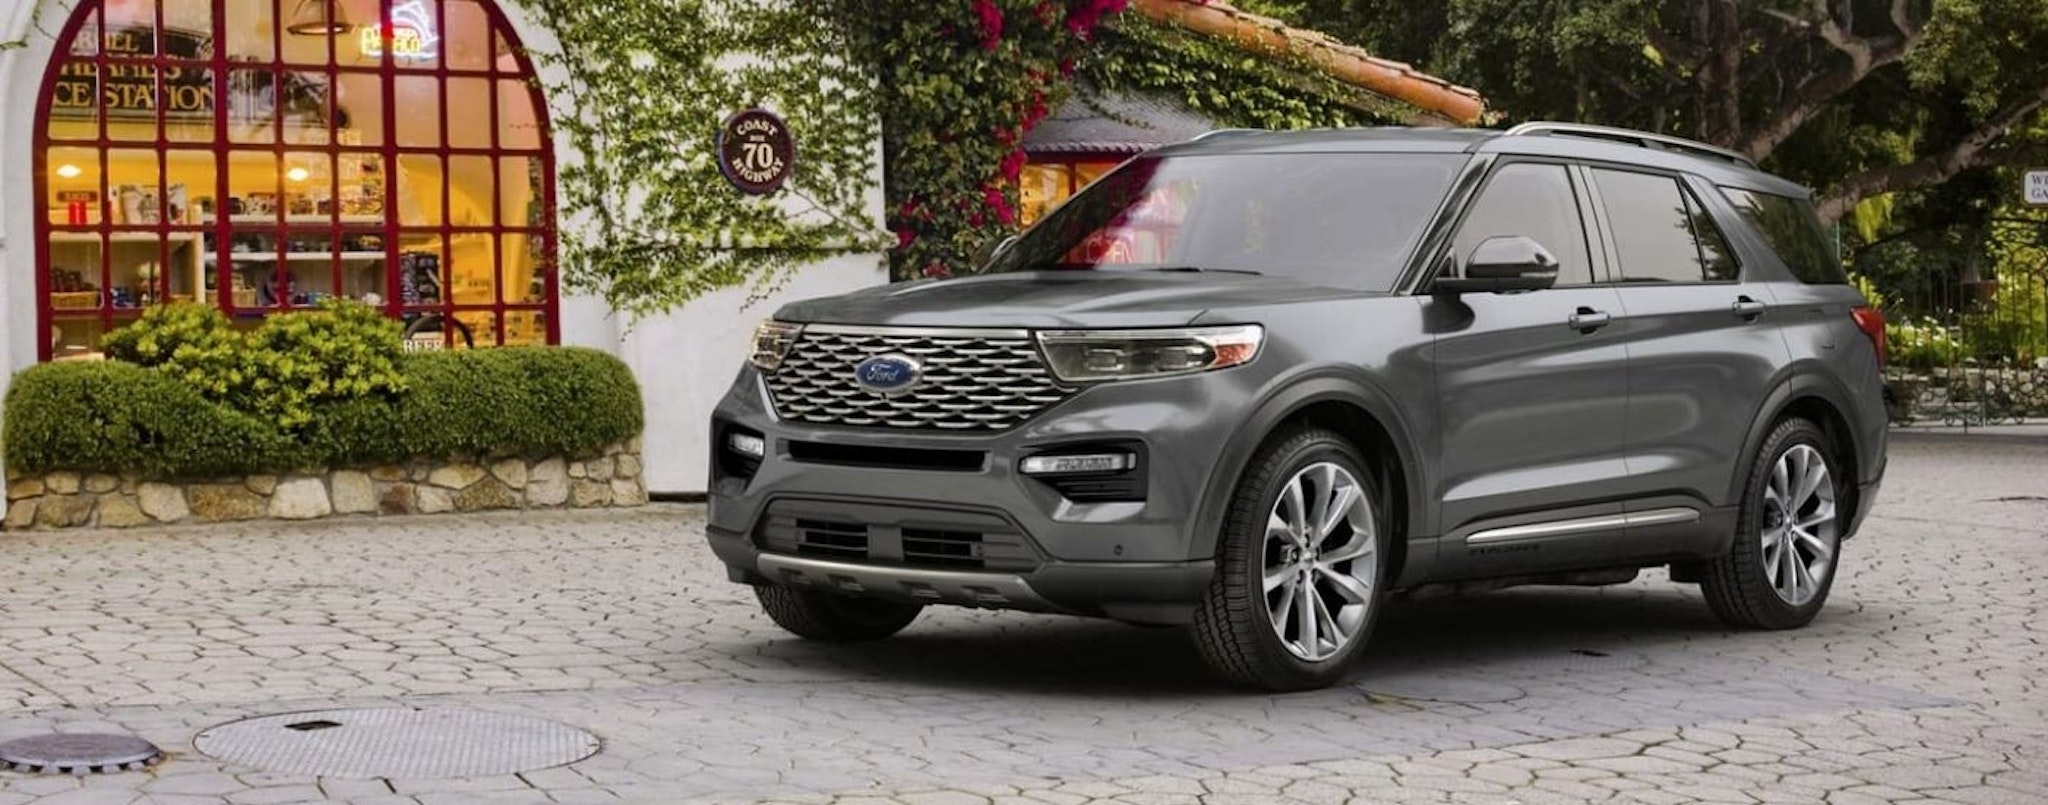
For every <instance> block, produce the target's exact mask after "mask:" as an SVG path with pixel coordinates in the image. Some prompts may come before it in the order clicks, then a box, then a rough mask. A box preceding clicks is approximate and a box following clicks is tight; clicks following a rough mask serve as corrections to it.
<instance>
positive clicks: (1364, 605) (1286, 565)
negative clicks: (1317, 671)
mask: <svg viewBox="0 0 2048 805" xmlns="http://www.w3.org/2000/svg"><path fill="white" fill-rule="evenodd" d="M1373 522H1374V520H1373V510H1372V501H1371V500H1369V499H1368V496H1367V495H1366V493H1365V487H1363V486H1361V485H1360V484H1359V483H1358V479H1356V478H1354V477H1352V475H1351V473H1350V472H1349V471H1347V470H1345V469H1344V468H1343V467H1341V466H1339V465H1337V464H1334V463H1330V462H1327V461H1326V462H1321V463H1317V464H1312V465H1310V466H1308V467H1306V468H1304V469H1302V470H1301V471H1300V472H1297V473H1295V474H1294V477H1293V478H1292V479H1290V480H1289V481H1288V482H1287V485H1286V486H1285V487H1282V489H1281V492H1280V498H1279V499H1278V500H1276V501H1274V503H1273V510H1272V513H1271V515H1270V516H1268V517H1267V519H1266V539H1265V543H1264V546H1263V547H1264V551H1263V553H1264V557H1265V558H1264V562H1263V564H1262V566H1261V569H1262V572H1263V576H1264V590H1265V599H1266V615H1267V620H1268V621H1269V622H1270V623H1271V624H1272V627H1273V633H1274V634H1275V635H1277V636H1279V638H1280V643H1281V644H1282V645H1284V646H1286V647H1287V650H1288V652H1289V653H1292V654H1293V655H1294V656H1296V657H1299V658H1301V659H1304V660H1307V661H1309V662H1318V661H1321V660H1325V659H1328V658H1330V657H1332V656H1336V655H1337V654H1338V653H1340V652H1342V651H1343V650H1344V649H1345V648H1346V647H1348V646H1349V645H1350V644H1351V641H1352V640H1354V639H1356V638H1357V637H1358V635H1359V633H1360V632H1361V631H1362V630H1363V629H1364V628H1365V627H1366V625H1367V624H1368V623H1370V622H1371V619H1370V617H1369V616H1370V615H1371V614H1372V608H1373V606H1375V604H1376V603H1377V596H1376V595H1375V594H1374V593H1375V592H1376V591H1375V590H1374V589H1373V585H1374V584H1376V583H1377V581H1378V572H1379V556H1378V551H1379V545H1378V538H1379V535H1378V534H1376V533H1375V532H1374V525H1373Z"/></svg>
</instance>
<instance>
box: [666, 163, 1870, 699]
mask: <svg viewBox="0 0 2048 805" xmlns="http://www.w3.org/2000/svg"><path fill="white" fill-rule="evenodd" d="M1883 333H1884V328H1883V321H1882V319H1881V318H1880V317H1878V315H1877V314H1876V312H1875V311H1874V310H1872V309H1870V308H1868V307H1867V306H1865V303H1864V301H1863V299H1862V297H1861V296H1860V295H1859V294H1858V293H1857V292H1856V290H1855V289H1854V288H1852V287H1851V286H1849V285H1848V284H1846V282H1845V280H1844V276H1843V273H1842V269H1841V266H1840V262H1839V261H1838V259H1837V258H1836V257H1835V255H1834V253H1833V249H1832V245H1831V243H1830V240H1829V238H1828V237H1826V235H1825V234H1824V233H1823V231H1822V229H1821V228H1820V225H1819V223H1818V222H1817V220H1816V219H1815V216H1814V213H1813V207H1812V205H1811V203H1810V201H1809V195H1808V193H1807V191H1806V190H1804V189H1802V188H1801V187H1799V186H1796V185H1794V184H1791V183H1789V182H1786V181H1784V180H1781V179H1777V178H1774V177H1772V176H1769V175H1767V174H1764V173H1762V172H1760V171H1758V170H1757V169H1756V167H1755V166H1754V165H1752V164H1750V163H1749V162H1748V161H1746V160H1745V159H1744V158H1742V157H1741V156H1739V155H1737V154H1734V153H1732V152H1726V151H1721V150H1718V149H1714V148H1711V147H1708V146H1705V145H1701V144H1698V143H1692V142H1688V141H1684V140H1677V139H1672V138H1667V137H1662V136H1657V135H1651V134H1645V133H1641V132H1632V131H1623V130H1615V129H1603V128H1595V127H1589V126H1577V125H1567V124H1528V125H1524V126H1521V127H1519V128H1516V129H1513V130H1510V131H1507V132H1505V133H1503V132H1498V131H1470V130H1412V129H1379V130H1348V131H1317V132H1289V133H1275V132H1236V131H1225V132H1218V133H1215V134H1212V135H1209V136H1205V137H1201V138H1198V139H1197V140H1195V141H1192V142H1188V143H1183V144H1180V145H1175V146H1171V147H1168V148H1164V149H1161V150H1157V151H1153V152H1151V153H1148V154H1146V155H1143V156H1139V157H1136V158H1133V159H1131V160H1130V161H1128V162H1126V163H1125V164H1123V165H1122V166H1121V167H1119V168H1117V169H1116V170H1115V171H1113V172H1111V173H1110V174H1108V175H1106V176H1105V177H1103V178H1102V179H1100V180H1098V181H1096V182H1095V183H1094V184H1092V185H1090V186H1089V187H1088V188H1087V189H1086V190H1084V191H1082V192H1081V193H1080V194H1078V195H1077V196H1075V197H1074V198H1073V199H1071V200H1069V201H1068V202H1067V203H1065V204H1063V205H1061V206H1060V207H1059V208H1058V209H1056V210H1054V211H1053V212H1052V213H1050V214H1049V215H1048V216H1047V217H1046V218H1045V219H1044V220H1043V221H1041V222H1039V223H1038V224H1037V225H1035V226H1033V227H1032V228H1030V229H1029V230H1028V231H1026V232H1025V233H1024V234H1023V235H1021V236H1020V237H1019V238H1017V239H1015V240H1014V241H1011V242H1008V243H1006V244H1004V246H1003V247H1002V248H1000V249H999V250H997V251H996V253H995V255H994V256H993V258H992V259H991V260H990V262H989V264H988V265H987V273H986V275H985V276H975V277H971V278H962V279H951V280H943V281H927V282H913V283H903V284H897V285H890V286H886V287H877V288H872V289H869V290H864V291H859V292H856V293H851V294H847V295H843V296H838V297H833V298H829V299H817V300H810V301H803V302H797V303H794V304H790V305H788V306H786V307H783V308H782V309H781V310H780V311H779V312H778V313H777V314H776V315H775V316H774V318H773V319H772V320H770V321H768V322H766V323H764V324H763V325H762V326H761V328H760V330H759V331H758V332H757V333H756V336H755V344H754V352H753V355H752V359H751V361H750V363H749V365H748V366H746V367H744V368H742V370H741V371H740V376H739V379H738V381H737V382H736V383H734V385H733V387H732V389H731V391H730V393H728V394H727V395H726V397H725V398H724V400H723V402H722V403H721V404H720V405H719V407H718V409H717V411H716V413H715V414H714V416H713V418H712V423H711V427H712V434H713V439H714V442H713V443H714V445H715V450H714V456H713V459H712V480H711V486H710V495H709V497H710V514H709V524H708V528H707V531H708V533H709V540H710V543H711V547H712V548H713V550H714V551H715V552H716V553H717V555H718V557H719V558H720V559H721V560H722V561H723V562H724V563H725V564H726V565H727V566H728V568H729V570H730V574H731V577H732V579H733V580H734V581H737V582H742V583H745V584H749V585H753V587H754V589H755V590H756V592H757V594H758V596H759V599H760V601H761V605H762V607H763V608H764V609H765V610H766V611H767V613H768V615H769V616H770V617H772V618H773V619H774V620H775V622H776V623H778V624H780V625H782V626H783V627H784V628H786V629H788V630H789V631H791V632H794V633H796V634H798V635H801V636H804V637H808V638H816V639H822V640H867V639H878V638H882V637H886V636H888V635H891V634H894V633H895V632H897V631H898V630H901V629H902V628H904V627H905V626H906V625H908V624H909V623H910V622H911V620H912V619H913V618H915V617H916V616H917V614H918V612H919V610H920V609H921V608H922V607H924V606H926V605H929V604H953V605H961V606H970V607H991V608H998V609H1018V610H1031V611H1037V612H1053V613H1068V614H1076V615H1088V616H1098V617H1105V618H1113V619H1117V620H1121V621H1128V622H1133V623H1142V624H1184V625H1189V626H1191V627H1192V633H1193V636H1194V638H1195V642H1196V644H1197V645H1198V646H1199V647H1200V650H1201V654H1202V655H1203V656H1204V657H1205V658H1206V659H1207V661H1208V662H1209V664H1210V665H1211V666H1212V667H1213V668H1214V669H1215V670H1216V671H1217V672H1218V673H1219V674H1221V675H1222V676H1223V677H1225V678H1227V679H1229V680H1232V681H1234V682H1237V683H1242V684H1246V685H1252V686H1258V687H1264V688H1269V689H1280V690H1287V689H1303V688H1311V687H1316V686H1321V685H1327V684H1330V683H1332V682H1334V681H1336V680H1338V679H1340V678H1341V676H1342V675H1343V674H1344V672H1345V669H1346V667H1347V665H1349V664H1350V663H1351V661H1352V660H1353V659H1354V658H1355V657H1357V656H1358V655H1359V653H1360V651H1361V650H1362V649H1363V647H1364V646H1365V644H1366V641H1367V639H1368V637H1369V636H1370V634H1371V632H1372V628H1373V623H1374V620H1375V618H1376V616H1377V615H1378V613H1379V611H1380V609H1381V605H1382V602H1384V601H1385V600H1386V599H1387V597H1388V596H1389V595H1390V594H1395V593H1413V592H1416V591H1422V590H1428V589H1437V590H1441V589H1445V588H1450V589H1462V590H1472V589H1488V588H1492V587H1500V586H1507V585H1512V584H1570V585H1595V584H1615V583H1621V582H1625V581H1628V580H1630V579H1632V578H1634V577H1635V575H1636V574H1637V572H1638V570H1640V569H1641V568H1645V567H1652V566H1663V565H1668V566H1670V568H1671V575H1672V577H1673V578H1674V579H1676V580H1679V581H1681V582H1696V583H1698V584H1699V585H1700V587H1701V589H1702V591H1703V593H1704V596H1705V598H1706V600H1707V602H1708V603H1709V604H1710V605H1711V606H1712V608H1713V610H1714V612H1715V613H1716V614H1717V615H1719V616H1720V617H1721V618H1722V619H1723V620H1725V621H1727V622H1728V623H1730V624H1734V625H1737V626H1743V627H1757V628H1772V629H1775V628H1788V627H1796V626H1801V625H1804V624H1805V623H1807V622H1808V621H1810V620H1812V619H1813V617H1814V615H1815V613H1816V612H1818V611H1819V609H1820V607H1821V605H1822V602H1823V601H1825V600H1826V598H1827V594H1828V589H1829V586H1830V584H1831V583H1832V582H1833V580H1834V577H1835V570H1836V567H1837V562H1838V557H1839V552H1840V550H1841V545H1842V541H1843V540H1844V539H1846V538H1848V537H1849V536H1850V535H1851V534H1852V533H1854V531H1855V530H1856V527H1857V525H1858V524H1859V522H1860V521H1861V520H1862V518H1863V516H1864V513H1865V512H1867V511H1868V510H1869V508H1870V505H1871V501H1872V499H1873V498H1874V497H1875V496H1876V493H1877V487H1878V482H1879V479H1880V478H1881V476H1882V475H1883V471H1884V464H1885V430H1884V429H1885V415H1884V407H1883V402H1882V378H1881V373H1880V372H1881V369H1880V364H1881V363H1882V361H1883V357H1884V338H1883Z"/></svg>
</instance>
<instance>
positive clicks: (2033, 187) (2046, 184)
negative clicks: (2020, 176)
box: [2027, 169, 2048, 207]
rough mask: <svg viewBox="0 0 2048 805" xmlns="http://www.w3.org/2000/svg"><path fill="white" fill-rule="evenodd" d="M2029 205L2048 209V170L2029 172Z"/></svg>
mask: <svg viewBox="0 0 2048 805" xmlns="http://www.w3.org/2000/svg"><path fill="white" fill-rule="evenodd" d="M2027 203H2028V204H2033V205H2037V206H2043V207H2048V169H2042V170H2030V171H2027Z"/></svg>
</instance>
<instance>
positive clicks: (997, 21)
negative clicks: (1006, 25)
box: [974, 0, 1003, 52]
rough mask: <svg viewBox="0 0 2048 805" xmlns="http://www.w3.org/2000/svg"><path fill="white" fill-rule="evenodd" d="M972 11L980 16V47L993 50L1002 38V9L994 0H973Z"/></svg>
mask: <svg viewBox="0 0 2048 805" xmlns="http://www.w3.org/2000/svg"><path fill="white" fill-rule="evenodd" d="M974 13H975V15H976V16H979V17H980V18H981V49H982V50H986V51H991V52H993V51H994V50H995V49H996V46H997V45H999V44H1001V43H1002V40H1003V10H1002V9H1000V8H996V4H995V2H994V0H974Z"/></svg>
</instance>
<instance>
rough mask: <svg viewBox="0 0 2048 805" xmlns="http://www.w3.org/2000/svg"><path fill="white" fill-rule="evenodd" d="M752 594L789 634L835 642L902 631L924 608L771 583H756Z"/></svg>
mask: <svg viewBox="0 0 2048 805" xmlns="http://www.w3.org/2000/svg"><path fill="white" fill-rule="evenodd" d="M754 597H755V598H758V599H760V601H761V611H763V612H766V613H768V617H769V619H771V620H773V621H775V625H777V626H780V627H782V628H784V629H787V630H789V632H790V633H791V634H794V635H796V636H798V637H804V638H809V639H811V640H825V641H830V642H837V643H853V642H862V641H868V640H880V639H882V638H885V637H888V636H890V635H893V634H895V633H897V632H900V631H903V627H906V626H909V625H910V622H911V621H913V620H916V619H917V613H919V612H921V611H923V610H924V607H922V606H920V605H917V604H899V603H896V602H894V601H881V600H877V599H873V598H852V597H848V596H843V595H833V594H831V593H825V592H819V591H817V590H799V589H796V588H793V587H780V586H772V585H771V586H765V587H755V588H754Z"/></svg>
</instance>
